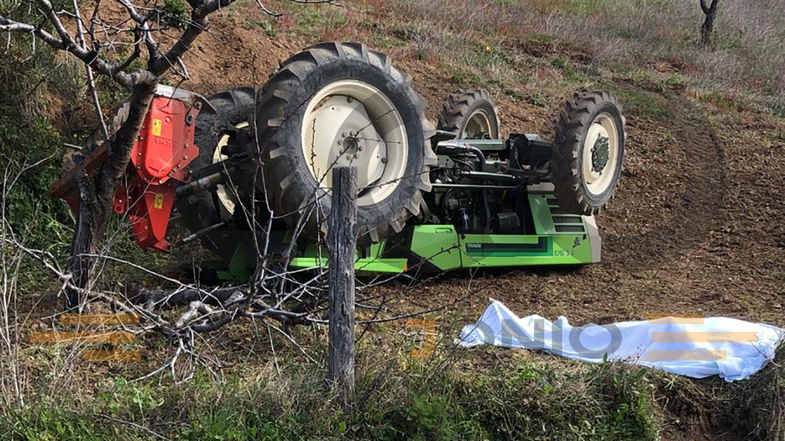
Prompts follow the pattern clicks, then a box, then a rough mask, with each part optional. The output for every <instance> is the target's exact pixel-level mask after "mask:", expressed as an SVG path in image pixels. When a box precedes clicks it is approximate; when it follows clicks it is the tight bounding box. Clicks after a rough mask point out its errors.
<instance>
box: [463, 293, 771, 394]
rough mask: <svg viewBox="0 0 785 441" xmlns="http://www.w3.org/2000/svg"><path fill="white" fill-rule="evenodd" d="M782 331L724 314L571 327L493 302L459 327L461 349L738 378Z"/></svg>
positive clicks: (767, 356)
mask: <svg viewBox="0 0 785 441" xmlns="http://www.w3.org/2000/svg"><path fill="white" fill-rule="evenodd" d="M784 335H785V331H784V330H783V329H780V328H777V327H774V326H770V325H766V324H761V323H750V322H745V321H743V320H737V319H732V318H724V317H711V318H699V319H695V318H678V317H675V318H674V317H667V318H661V319H657V320H646V321H630V322H620V323H612V324H608V325H591V324H590V325H587V326H581V327H573V326H570V324H569V323H568V322H567V318H565V317H559V318H558V319H557V320H556V321H555V322H551V321H550V320H548V319H546V318H543V317H541V316H539V315H530V316H528V317H524V318H519V317H518V316H516V315H515V314H514V313H513V312H512V311H510V310H509V309H507V307H506V306H504V305H503V304H502V303H500V302H498V301H496V300H493V301H492V302H491V304H490V305H489V306H488V308H487V309H486V310H485V312H484V313H483V314H482V317H480V319H479V320H478V321H477V323H476V324H474V325H468V326H465V327H464V328H463V330H462V331H461V336H460V337H459V338H458V339H457V340H456V343H457V344H458V345H460V346H463V347H471V346H476V345H482V344H486V345H494V346H502V347H508V348H526V349H541V350H545V351H548V352H550V353H553V354H556V355H561V356H564V357H568V358H575V359H579V360H584V361H589V362H595V363H597V362H601V361H603V360H604V359H605V358H606V357H607V359H608V360H622V361H626V362H630V363H635V364H639V365H642V366H648V367H652V368H656V369H662V370H665V371H668V372H671V373H674V374H679V375H686V376H688V377H693V378H704V377H708V376H711V375H719V376H720V377H722V378H723V379H725V381H735V380H742V379H745V378H747V377H749V376H750V375H752V374H754V373H755V372H757V371H758V370H760V369H761V368H762V367H763V366H764V365H765V364H766V363H767V362H768V361H769V360H771V359H772V358H773V357H774V352H775V350H776V348H777V345H778V344H779V343H780V342H782V340H783V336H784Z"/></svg>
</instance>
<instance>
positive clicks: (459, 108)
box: [436, 89, 499, 139]
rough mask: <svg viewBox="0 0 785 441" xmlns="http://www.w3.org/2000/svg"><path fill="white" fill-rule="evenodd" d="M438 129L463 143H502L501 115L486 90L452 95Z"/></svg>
mask: <svg viewBox="0 0 785 441" xmlns="http://www.w3.org/2000/svg"><path fill="white" fill-rule="evenodd" d="M436 128H437V129H439V130H444V131H447V132H453V133H455V134H456V136H457V137H458V138H460V139H498V138H499V115H498V112H497V111H496V104H495V103H494V101H493V98H492V97H491V94H490V93H488V91H487V90H485V89H472V90H461V91H459V92H456V93H452V94H450V96H448V97H447V100H446V101H445V102H444V104H443V105H442V111H441V113H439V123H438V124H437V126H436Z"/></svg>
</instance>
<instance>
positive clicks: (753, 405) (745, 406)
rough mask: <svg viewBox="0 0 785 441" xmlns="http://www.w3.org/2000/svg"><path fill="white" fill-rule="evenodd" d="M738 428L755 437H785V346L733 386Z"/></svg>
mask: <svg viewBox="0 0 785 441" xmlns="http://www.w3.org/2000/svg"><path fill="white" fill-rule="evenodd" d="M731 393H732V398H731V400H732V401H731V403H732V404H731V410H730V413H731V414H732V415H734V416H735V419H734V421H735V423H736V425H737V426H738V429H739V430H740V431H741V432H743V433H744V435H746V436H749V437H751V438H753V439H760V440H765V441H782V440H785V345H782V346H780V348H779V349H778V350H777V354H776V356H775V358H774V360H773V361H772V362H771V363H770V364H769V365H768V366H766V368H764V369H763V370H762V371H760V372H758V373H757V374H756V375H754V376H753V377H752V378H750V379H749V380H747V381H745V382H741V383H738V384H734V385H733V387H732V388H731Z"/></svg>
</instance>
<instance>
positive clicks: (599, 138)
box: [582, 113, 619, 195]
mask: <svg viewBox="0 0 785 441" xmlns="http://www.w3.org/2000/svg"><path fill="white" fill-rule="evenodd" d="M618 155H619V142H618V129H617V127H616V124H615V122H614V120H613V119H612V118H611V117H610V116H609V115H608V114H606V113H602V114H600V115H598V116H597V118H596V119H595V120H594V121H593V122H592V124H591V126H590V127H589V130H588V132H587V134H586V138H584V146H583V166H582V169H583V179H584V184H585V185H586V188H587V189H588V190H589V191H590V192H591V193H593V194H595V195H599V194H602V193H603V192H605V191H606V190H607V189H608V188H609V187H610V186H611V185H612V184H613V175H614V170H616V168H617V167H616V166H617V163H618V159H619V158H618Z"/></svg>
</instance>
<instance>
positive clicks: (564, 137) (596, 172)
mask: <svg viewBox="0 0 785 441" xmlns="http://www.w3.org/2000/svg"><path fill="white" fill-rule="evenodd" d="M624 139H625V134H624V118H623V117H622V113H621V105H620V104H619V102H618V100H617V99H616V97H614V96H613V95H611V94H609V93H607V92H591V91H587V90H583V91H580V92H576V93H575V94H574V95H573V97H572V98H570V99H569V100H567V102H566V103H565V104H564V107H563V108H562V110H561V113H560V114H559V120H558V122H557V123H556V138H555V141H554V143H553V156H552V159H551V180H552V181H553V186H554V193H555V195H556V198H557V199H558V200H559V206H560V207H561V208H562V209H563V210H565V211H567V212H569V213H574V214H582V215H593V214H596V213H598V212H599V211H600V209H602V208H604V207H605V205H606V204H607V203H608V201H609V200H610V199H611V197H612V196H613V192H614V190H616V185H617V184H618V182H619V178H620V177H621V170H622V162H623V160H624Z"/></svg>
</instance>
